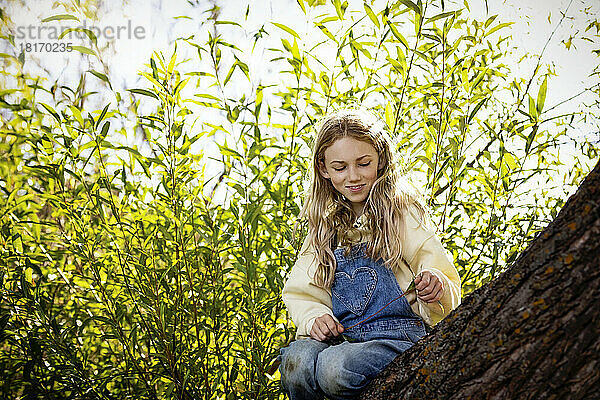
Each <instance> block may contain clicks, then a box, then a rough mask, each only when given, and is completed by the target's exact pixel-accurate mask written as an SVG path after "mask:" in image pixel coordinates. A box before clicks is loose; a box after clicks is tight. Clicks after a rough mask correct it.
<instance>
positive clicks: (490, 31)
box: [483, 22, 514, 37]
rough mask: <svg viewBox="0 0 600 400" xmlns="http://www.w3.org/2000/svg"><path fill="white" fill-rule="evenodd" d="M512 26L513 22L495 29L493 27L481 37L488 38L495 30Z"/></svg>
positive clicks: (497, 26)
mask: <svg viewBox="0 0 600 400" xmlns="http://www.w3.org/2000/svg"><path fill="white" fill-rule="evenodd" d="M512 24H514V22H505V23H503V24H500V25H496V26H495V27H493V28H492V29H490V30H489V31H487V32H486V33H485V35H483V37H486V36H489V35H491V34H492V33H494V32H496V31H497V30H500V29H502V28H506V27H507V26H511V25H512Z"/></svg>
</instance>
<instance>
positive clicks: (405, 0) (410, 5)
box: [398, 0, 421, 15]
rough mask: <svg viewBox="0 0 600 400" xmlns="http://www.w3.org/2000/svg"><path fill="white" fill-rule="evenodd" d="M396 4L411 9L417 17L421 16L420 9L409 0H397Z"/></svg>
mask: <svg viewBox="0 0 600 400" xmlns="http://www.w3.org/2000/svg"><path fill="white" fill-rule="evenodd" d="M398 3H402V4H404V5H405V6H406V7H408V8H410V9H412V10H413V11H414V12H415V13H416V14H417V15H421V8H420V7H419V6H418V5H416V4H415V3H413V2H412V1H410V0H398Z"/></svg>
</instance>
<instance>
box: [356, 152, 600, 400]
mask: <svg viewBox="0 0 600 400" xmlns="http://www.w3.org/2000/svg"><path fill="white" fill-rule="evenodd" d="M599 233H600V163H599V164H598V165H596V167H595V168H594V170H593V171H592V172H591V173H590V174H589V175H588V177H587V178H586V179H585V181H584V182H583V183H582V185H581V186H580V188H579V189H578V190H577V193H575V194H574V195H573V196H572V197H571V198H570V199H569V200H568V201H567V203H566V204H565V206H564V207H563V209H562V210H561V212H560V213H559V215H558V216H557V217H556V219H555V220H554V221H553V222H552V223H550V224H549V225H548V227H547V228H546V229H545V230H544V231H543V232H541V233H540V234H539V235H538V236H537V237H536V238H535V239H534V240H533V241H532V242H531V244H530V245H529V247H528V248H527V249H526V250H525V251H524V252H523V253H522V254H521V255H520V256H519V258H518V259H517V260H516V261H515V263H514V264H513V265H512V266H511V267H510V268H508V269H507V271H506V272H504V273H503V274H502V275H501V276H499V277H498V278H497V279H496V280H494V281H492V282H491V283H489V284H488V285H486V286H484V287H482V288H480V289H478V290H476V291H474V292H473V293H471V294H470V295H469V296H467V297H466V298H465V299H464V301H463V303H462V304H461V306H460V307H459V308H457V309H456V310H454V311H453V312H452V313H451V314H450V315H449V316H448V317H446V319H444V320H443V321H442V322H440V323H439V324H437V325H436V326H435V328H434V330H433V332H431V334H429V335H428V336H427V337H425V338H423V339H422V340H421V341H419V342H418V343H417V344H416V345H415V346H413V347H412V348H411V349H410V350H409V351H407V352H405V353H403V354H401V355H400V356H398V357H397V358H396V359H395V360H394V361H393V362H392V363H391V364H390V365H389V366H388V368H387V369H386V370H385V371H383V372H382V373H381V374H380V375H379V376H378V377H376V378H375V379H374V380H373V381H372V382H371V384H370V385H369V386H368V387H367V388H366V390H365V392H364V393H363V394H362V396H361V398H362V399H364V400H371V399H385V400H392V399H393V400H395V399H600V388H599V387H598V383H599V381H600V379H599V378H600V323H599V322H600V262H599V259H600V239H599V236H600V235H599Z"/></svg>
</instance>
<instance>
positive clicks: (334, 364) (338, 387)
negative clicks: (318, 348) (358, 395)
mask: <svg viewBox="0 0 600 400" xmlns="http://www.w3.org/2000/svg"><path fill="white" fill-rule="evenodd" d="M351 357H352V355H351V354H347V353H346V354H345V353H344V352H340V351H337V352H334V351H324V352H322V353H321V354H319V358H318V359H317V365H316V372H315V375H316V378H317V382H318V384H319V387H320V388H321V390H323V392H325V394H326V395H328V396H330V397H341V396H348V395H349V394H352V393H353V392H356V391H357V390H360V389H362V388H363V387H364V386H365V385H366V383H367V379H366V377H365V376H364V375H362V374H361V373H360V371H357V370H356V368H354V367H353V365H356V362H357V361H358V360H353V359H351Z"/></svg>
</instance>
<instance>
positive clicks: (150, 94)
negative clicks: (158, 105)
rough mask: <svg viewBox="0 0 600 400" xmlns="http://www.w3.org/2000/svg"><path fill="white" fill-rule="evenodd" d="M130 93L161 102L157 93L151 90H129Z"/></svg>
mask: <svg viewBox="0 0 600 400" xmlns="http://www.w3.org/2000/svg"><path fill="white" fill-rule="evenodd" d="M127 91H128V92H131V93H136V94H142V95H144V96H149V97H153V98H155V99H156V100H159V98H158V96H157V95H156V93H153V92H151V91H149V90H146V89H127Z"/></svg>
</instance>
